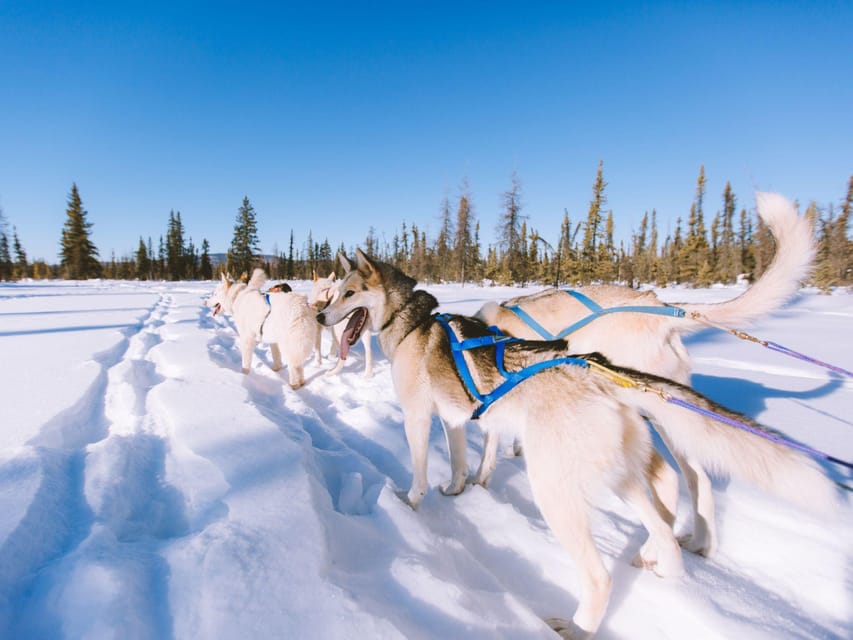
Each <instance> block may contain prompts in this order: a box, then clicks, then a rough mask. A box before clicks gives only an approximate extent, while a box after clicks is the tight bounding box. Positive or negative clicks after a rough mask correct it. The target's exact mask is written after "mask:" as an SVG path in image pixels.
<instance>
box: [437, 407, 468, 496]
mask: <svg viewBox="0 0 853 640" xmlns="http://www.w3.org/2000/svg"><path fill="white" fill-rule="evenodd" d="M442 425H443V426H444V436H445V438H447V449H448V451H449V452H450V471H451V477H450V484H446V485H443V486H442V487H441V492H442V493H443V494H444V495H446V496H455V495H458V494H460V493H462V491H463V490H464V489H465V483H466V482H467V481H468V461H467V460H466V457H465V448H466V445H467V442H466V439H465V423H464V422H463V423H462V424H460V425H453V424H448V423H447V422H445V421H444V420H442Z"/></svg>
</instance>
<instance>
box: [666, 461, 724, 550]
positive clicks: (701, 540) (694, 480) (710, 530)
mask: <svg viewBox="0 0 853 640" xmlns="http://www.w3.org/2000/svg"><path fill="white" fill-rule="evenodd" d="M675 459H676V461H677V462H678V466H679V467H680V468H681V472H682V473H683V474H684V478H685V479H686V480H687V488H688V490H689V491H690V498H691V500H692V501H693V531H692V532H690V533H688V534H686V535H684V536H682V537H681V538H680V542H681V545H682V546H683V547H684V548H685V549H687V550H688V551H691V552H693V553H697V554H699V555H701V556H705V557H706V558H710V557H711V556H712V555H713V554H714V552H715V551H716V550H717V523H716V517H715V514H714V492H713V489H712V487H711V479H710V478H709V477H708V474H706V473H705V470H704V469H703V468H702V467H701V466H700V464H699V463H698V462H697V461H695V460H692V459H690V458H684V457H682V456H676V457H675Z"/></svg>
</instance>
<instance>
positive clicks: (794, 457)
mask: <svg viewBox="0 0 853 640" xmlns="http://www.w3.org/2000/svg"><path fill="white" fill-rule="evenodd" d="M629 375H630V377H632V378H634V379H637V378H640V379H641V380H642V381H643V382H644V383H646V384H648V386H650V387H654V388H657V389H663V390H664V391H666V392H668V393H670V394H671V395H672V396H673V397H675V398H680V399H682V400H684V401H686V402H689V403H691V404H694V405H696V406H698V407H700V408H702V409H705V410H707V411H712V412H714V413H717V414H720V415H722V416H725V417H727V418H729V419H733V420H736V421H738V422H742V423H745V424H747V425H749V426H750V427H753V428H756V429H759V430H761V431H764V432H765V433H772V432H771V431H769V430H767V429H766V428H764V427H761V426H760V425H758V424H757V423H756V422H754V421H753V420H751V419H750V418H747V417H746V416H743V415H741V414H738V413H736V412H734V411H731V410H729V409H726V408H724V407H721V406H720V405H717V404H715V403H714V402H712V401H711V400H709V399H708V398H706V397H705V396H703V395H702V394H700V393H698V392H696V391H694V390H692V389H690V388H689V387H685V386H683V385H680V384H677V383H675V382H670V381H668V380H664V379H662V378H657V377H655V376H645V375H644V374H639V373H637V372H630V373H629ZM626 394H627V395H628V396H629V397H630V402H631V403H632V404H633V405H634V406H635V407H637V408H638V409H640V410H641V412H643V413H644V414H645V415H648V416H649V418H650V419H651V420H652V421H653V422H654V423H655V427H656V428H657V429H659V430H660V431H661V433H662V435H663V436H664V439H665V440H666V441H667V443H668V444H669V445H670V446H672V447H673V448H674V449H676V451H677V452H678V453H680V454H681V455H682V456H684V457H685V458H688V459H691V460H694V461H696V462H697V463H698V464H699V465H701V466H702V468H704V469H705V470H706V471H708V472H709V473H711V474H712V475H722V476H729V475H732V476H735V477H737V478H740V479H742V480H746V481H748V482H751V483H753V484H756V485H757V486H759V487H760V488H762V489H764V490H765V491H767V492H769V493H772V494H774V495H777V496H779V497H781V498H783V499H785V500H787V501H789V502H792V503H794V504H796V505H798V506H800V507H803V508H805V509H807V510H810V511H816V512H819V513H829V512H831V510H832V509H834V508H837V506H838V504H839V495H838V491H837V489H836V486H835V483H834V482H833V481H832V480H830V479H829V478H828V477H827V476H826V474H825V473H824V471H823V470H822V469H821V468H820V466H819V465H818V463H817V462H816V461H815V460H814V459H813V458H811V457H810V456H808V455H806V454H805V453H802V452H800V451H797V450H795V449H792V448H790V447H787V446H785V445H784V444H781V443H778V442H774V441H772V440H768V439H765V438H763V437H761V436H759V435H755V434H753V433H750V432H749V431H746V430H743V429H739V428H737V427H735V426H731V425H728V424H725V423H723V422H720V421H718V420H715V419H713V418H711V417H707V416H705V415H702V414H700V413H696V412H694V411H691V410H689V409H686V408H684V407H681V406H677V405H675V404H671V403H669V402H667V401H666V400H664V399H662V398H661V397H659V396H657V395H655V394H652V393H648V392H643V391H641V390H638V389H628V390H626Z"/></svg>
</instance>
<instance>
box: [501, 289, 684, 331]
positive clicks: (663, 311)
mask: <svg viewBox="0 0 853 640" xmlns="http://www.w3.org/2000/svg"><path fill="white" fill-rule="evenodd" d="M562 291H564V292H565V293H568V294H569V295H570V296H572V297H573V298H575V299H576V300H577V301H578V302H581V303H582V304H583V305H584V306H585V307H586V308H587V309H589V310H590V311H591V313H590V314H589V315H588V316H586V317H585V318H582V319H580V320H578V321H577V322H575V323H574V324H573V325H571V326H570V327H566V328H565V329H563V330H562V331H561V332H560V333H558V334H557V335H554V334H552V333H551V332H550V331H548V330H547V329H546V328H545V327H543V326H542V325H541V324H539V323H538V322H536V320H534V319H533V318H532V317H531V315H530V314H529V313H527V312H526V311H525V310H524V309H522V308H521V307H520V306H518V305H517V304H508V305H503V306H504V308H506V309H509V310H510V311H512V312H513V313H514V314H515V315H517V316H518V317H519V318H521V319H522V320H523V321H524V322H525V323H526V324H527V326H529V327H530V328H531V329H533V330H534V331H535V332H536V333H538V334H539V335H540V336H542V337H543V338H544V339H545V340H560V339H562V338H565V337H566V336H567V335H569V334H570V333H573V332H575V331H577V330H578V329H580V328H582V327H585V326H586V325H588V324H589V323H590V322H592V321H593V320H595V319H597V318H600V317H602V316H606V315H609V314H611V313H619V312H623V311H633V312H636V313H652V314H656V315H660V316H672V317H673V318H683V317H684V315H685V312H684V309H682V308H680V307H670V306H663V307H650V306H633V307H632V306H627V307H610V308H609V309H605V308H604V307H602V306H601V305H599V304H598V303H596V302H594V301H592V300H590V299H589V298H588V297H586V296H585V295H584V294H582V293H580V292H578V291H572V290H571V289H562Z"/></svg>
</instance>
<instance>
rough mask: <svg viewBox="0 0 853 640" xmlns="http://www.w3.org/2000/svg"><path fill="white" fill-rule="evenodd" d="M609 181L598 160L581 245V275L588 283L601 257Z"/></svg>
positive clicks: (595, 272)
mask: <svg viewBox="0 0 853 640" xmlns="http://www.w3.org/2000/svg"><path fill="white" fill-rule="evenodd" d="M606 187H607V183H606V182H605V181H604V161H603V160H600V161H599V162H598V171H597V172H596V174H595V182H594V183H593V185H592V200H590V202H589V211H588V213H587V217H586V223H585V225H584V234H583V245H582V247H581V264H580V277H581V282H582V283H583V284H588V283H589V282H591V281H592V279H593V278H595V277H596V276H597V271H598V269H597V263H598V258H599V252H598V242H599V236H600V235H601V232H602V231H601V215H602V210H603V209H604V205H605V203H606V202H607V197H606V196H605V195H604V189H605V188H606Z"/></svg>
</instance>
